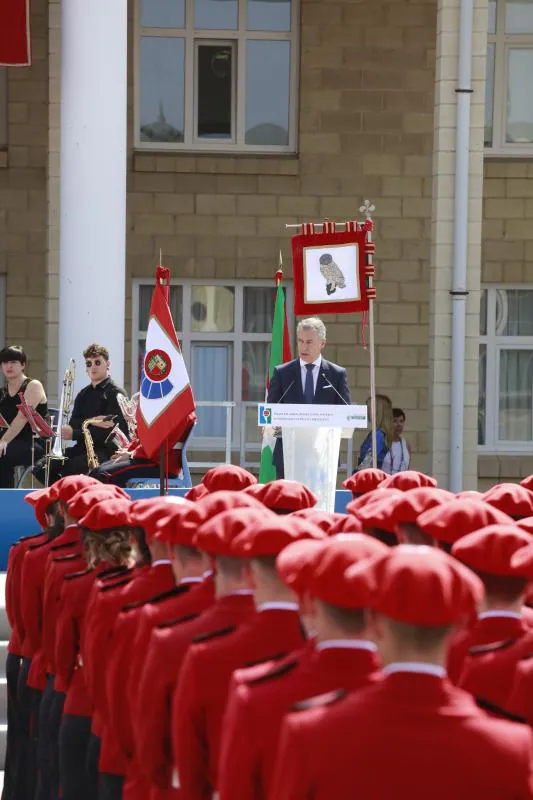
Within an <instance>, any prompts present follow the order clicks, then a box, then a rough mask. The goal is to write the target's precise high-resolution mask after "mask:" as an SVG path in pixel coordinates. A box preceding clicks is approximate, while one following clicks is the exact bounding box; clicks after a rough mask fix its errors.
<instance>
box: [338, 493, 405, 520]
mask: <svg viewBox="0 0 533 800" xmlns="http://www.w3.org/2000/svg"><path fill="white" fill-rule="evenodd" d="M382 492H386V494H382ZM400 494H401V492H400V490H399V489H381V488H378V489H376V490H375V491H373V492H368V493H367V494H363V495H361V497H356V498H355V500H351V501H350V502H349V503H348V505H347V506H346V511H347V512H348V513H349V514H355V516H356V517H357V516H359V511H360V509H362V508H366V506H367V505H368V504H369V503H374V502H379V500H385V499H387V500H391V499H392V498H393V497H396V496H399V495H400Z"/></svg>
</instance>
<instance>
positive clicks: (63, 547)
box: [50, 542, 78, 553]
mask: <svg viewBox="0 0 533 800" xmlns="http://www.w3.org/2000/svg"><path fill="white" fill-rule="evenodd" d="M76 544H78V543H77V542H66V543H65V544H53V545H52V547H51V548H50V549H51V550H53V551H54V553H56V552H57V551H58V550H66V549H67V547H74V546H75V545H76Z"/></svg>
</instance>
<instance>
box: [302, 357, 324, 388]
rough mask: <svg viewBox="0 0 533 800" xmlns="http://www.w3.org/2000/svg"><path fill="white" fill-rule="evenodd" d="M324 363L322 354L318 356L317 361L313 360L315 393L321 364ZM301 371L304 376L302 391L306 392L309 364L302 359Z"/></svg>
mask: <svg viewBox="0 0 533 800" xmlns="http://www.w3.org/2000/svg"><path fill="white" fill-rule="evenodd" d="M321 364H322V356H318V358H317V360H316V361H313V394H315V393H316V385H317V383H318V376H319V374H320V365H321ZM300 373H301V376H302V392H303V393H304V394H305V378H306V375H307V364H306V362H305V361H302V359H300Z"/></svg>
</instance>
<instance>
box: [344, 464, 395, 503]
mask: <svg viewBox="0 0 533 800" xmlns="http://www.w3.org/2000/svg"><path fill="white" fill-rule="evenodd" d="M388 477H389V476H388V475H387V473H386V472H383V470H382V469H374V468H373V467H370V468H369V469H361V470H359V472H354V474H353V475H350V477H349V478H348V479H347V480H345V481H344V483H343V484H342V488H343V489H347V490H348V491H349V492H351V493H352V496H353V497H354V498H355V497H360V496H361V495H363V494H367V493H368V492H373V491H374V489H377V488H378V486H379V485H380V484H381V483H383V481H384V480H386V479H387V478H388Z"/></svg>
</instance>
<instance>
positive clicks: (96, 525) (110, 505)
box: [79, 497, 131, 531]
mask: <svg viewBox="0 0 533 800" xmlns="http://www.w3.org/2000/svg"><path fill="white" fill-rule="evenodd" d="M130 511H131V502H130V501H129V500H126V499H125V498H124V497H108V498H106V499H105V500H101V501H100V502H99V503H95V504H94V505H91V507H90V508H89V510H88V511H87V513H86V514H85V516H84V517H82V518H81V519H80V522H79V524H80V526H81V527H82V528H88V529H89V530H90V531H105V530H109V529H110V528H124V527H129V526H130V525H131V523H130Z"/></svg>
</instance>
